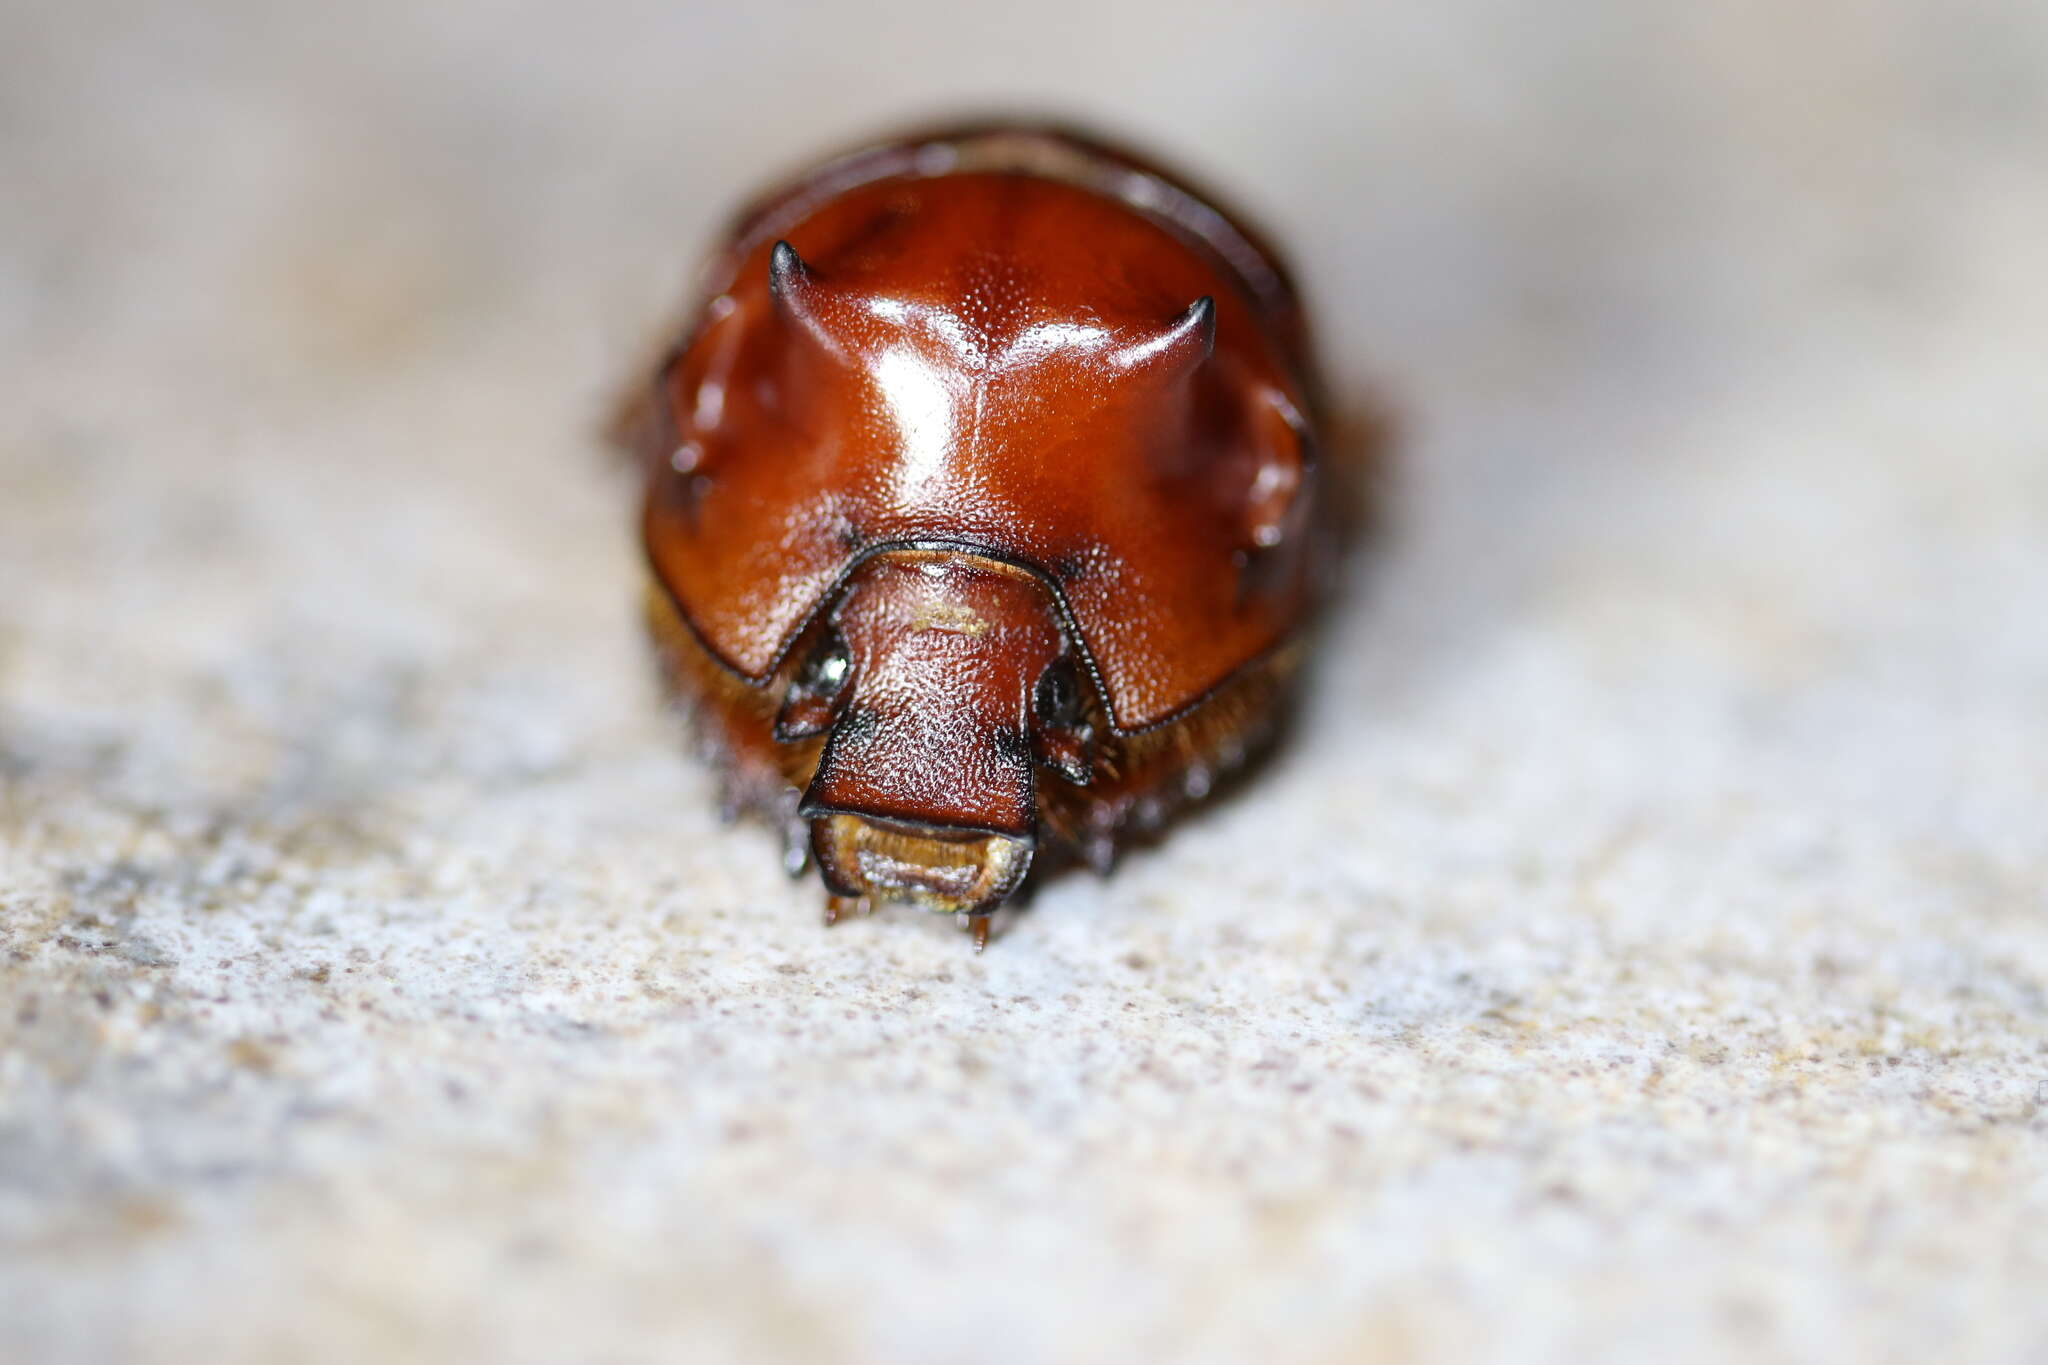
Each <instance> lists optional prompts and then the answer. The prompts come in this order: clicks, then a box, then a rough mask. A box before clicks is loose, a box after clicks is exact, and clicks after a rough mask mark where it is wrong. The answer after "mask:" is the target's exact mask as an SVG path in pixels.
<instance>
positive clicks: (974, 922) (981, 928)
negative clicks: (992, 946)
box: [962, 915, 989, 953]
mask: <svg viewBox="0 0 2048 1365" xmlns="http://www.w3.org/2000/svg"><path fill="white" fill-rule="evenodd" d="M988 920H989V917H988V916H987V915H969V916H968V917H967V923H966V924H965V925H963V926H962V927H963V928H965V929H966V930H967V931H968V932H969V933H971V934H973V935H974V951H975V952H977V953H978V952H980V951H981V950H982V949H984V948H986V947H988Z"/></svg>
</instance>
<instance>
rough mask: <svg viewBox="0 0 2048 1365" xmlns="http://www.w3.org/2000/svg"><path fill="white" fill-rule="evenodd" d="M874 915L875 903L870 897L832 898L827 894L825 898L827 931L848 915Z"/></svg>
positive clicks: (832, 896)
mask: <svg viewBox="0 0 2048 1365" xmlns="http://www.w3.org/2000/svg"><path fill="white" fill-rule="evenodd" d="M874 913H875V902H874V900H873V898H872V897H869V896H834V895H832V894H830V893H829V892H828V893H827V894H826V896H825V927H826V928H827V929H830V928H831V927H832V926H833V925H835V924H837V923H839V921H840V920H841V919H843V918H845V917H846V916H848V915H872V914H874Z"/></svg>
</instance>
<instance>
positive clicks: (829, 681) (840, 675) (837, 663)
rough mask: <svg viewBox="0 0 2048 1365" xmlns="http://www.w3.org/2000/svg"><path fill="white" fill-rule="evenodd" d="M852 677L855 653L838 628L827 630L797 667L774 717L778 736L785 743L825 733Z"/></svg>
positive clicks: (835, 714)
mask: <svg viewBox="0 0 2048 1365" xmlns="http://www.w3.org/2000/svg"><path fill="white" fill-rule="evenodd" d="M852 676H853V656H852V655H851V654H849V653H847V650H846V641H845V640H843V639H841V638H840V637H839V632H838V631H827V632H826V634H825V637H824V638H823V639H822V640H820V641H818V643H817V646H816V647H815V648H813V649H812V650H811V653H810V657H809V658H807V659H805V660H804V664H803V667H802V668H800V669H798V670H797V675H796V677H795V678H794V679H793V680H792V681H791V682H790V684H789V695H788V696H786V697H785V698H783V702H782V709H781V711H779V712H777V713H776V716H775V730H774V734H775V738H776V739H778V740H781V741H783V742H785V743H786V742H789V741H791V740H799V739H809V738H810V737H811V736H812V735H816V734H822V733H823V732H824V731H825V729H826V728H827V727H828V726H830V725H831V724H832V722H833V720H834V719H836V718H837V716H838V712H839V703H840V698H841V696H842V695H843V694H844V693H845V691H846V684H847V682H848V680H849V679H850V678H851V677H852Z"/></svg>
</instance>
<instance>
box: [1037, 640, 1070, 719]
mask: <svg viewBox="0 0 2048 1365" xmlns="http://www.w3.org/2000/svg"><path fill="white" fill-rule="evenodd" d="M1032 705H1033V706H1034V707H1035V708H1036V710H1037V711H1038V718H1039V719H1040V720H1042V721H1044V722H1045V723H1046V724H1048V725H1072V724H1073V723H1074V722H1075V721H1076V720H1078V719H1079V718H1080V715H1081V678H1080V675H1079V674H1078V673H1077V672H1076V671H1075V669H1074V661H1073V660H1072V659H1071V658H1068V657H1065V656H1062V657H1060V658H1058V659H1055V660H1053V661H1052V663H1051V665H1050V666H1048V667H1047V668H1046V670H1045V672H1043V673H1041V674H1039V675H1038V687H1037V689H1036V691H1035V692H1034V693H1033V694H1032Z"/></svg>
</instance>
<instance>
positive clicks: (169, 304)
mask: <svg viewBox="0 0 2048 1365" xmlns="http://www.w3.org/2000/svg"><path fill="white" fill-rule="evenodd" d="M991 109H995V110H1004V109H1016V110H1022V111H1027V112H1031V113H1034V114H1051V115H1056V116H1059V117H1063V118H1069V119H1074V120H1079V121H1081V122H1084V123H1087V124H1092V125H1093V126H1095V127H1097V128H1099V129H1101V130H1103V131H1106V132H1109V133H1111V134H1114V135H1118V136H1122V137H1126V138H1128V139H1130V140H1132V141H1133V142H1135V143H1136V144H1137V145H1138V146H1140V147H1141V148H1145V149H1149V150H1152V151H1154V152H1157V153H1158V154H1160V155H1162V156H1163V157H1165V158H1166V159H1167V160H1168V161H1169V162H1171V163H1172V164H1175V165H1179V166H1184V167H1186V168H1187V169H1188V170H1190V171H1191V172H1192V173H1194V174H1196V175H1198V176H1199V177H1201V178H1202V179H1204V180H1206V181H1208V182H1211V183H1213V184H1215V185H1217V186H1219V187H1220V188H1222V189H1223V190H1225V191H1226V192H1228V193H1229V194H1230V196H1231V197H1232V198H1233V199H1234V200H1235V201H1237V202H1239V203H1241V204H1242V205H1243V206H1244V207H1246V208H1247V209H1248V210H1249V211H1250V212H1251V213H1252V214H1253V215H1254V216H1255V217H1256V218H1257V219H1258V220H1260V221H1261V222H1262V223H1263V224H1264V225H1265V226H1266V227H1267V228H1268V229H1269V230H1270V231H1271V232H1272V234H1273V235H1274V236H1275V237H1276V239H1277V240H1278V241H1279V242H1280V243H1281V244H1282V246H1283V247H1285V248H1287V249H1288V250H1289V251H1290V253H1291V255H1292V257H1293V260H1294V264H1295V266H1296V268H1297V271H1298V273H1299V275H1300V277H1301V279H1302V283H1303V285H1304V288H1305V291H1306V296H1307V298H1308V301H1309V303H1310V306H1311V308H1312V309H1313V311H1314V320H1315V323H1316V325H1317V327H1318V330H1319V334H1320V336H1321V339H1322V342H1323V352H1324V359H1325V363H1326V367H1327V369H1328V371H1329V373H1330V375H1331V378H1332V379H1333V381H1334V387H1335V390H1336V392H1337V394H1338V397H1339V399H1340V402H1341V403H1343V404H1344V405H1346V406H1353V405H1357V406H1364V405H1367V404H1378V405H1381V406H1383V407H1384V408H1385V409H1386V410H1387V411H1388V412H1389V413H1390V414H1391V418H1392V421H1393V424H1394V427H1395V430H1396V432H1397V439H1396V443H1395V446H1394V450H1393V457H1392V458H1393V464H1392V466H1391V478H1390V490H1391V494H1390V496H1391V505H1390V507H1389V509H1388V512H1387V516H1386V518H1385V525H1384V529H1383V532H1382V534H1381V536H1380V539H1379V542H1378V543H1377V545H1376V546H1375V547H1374V550H1373V552H1372V553H1371V554H1369V555H1366V556H1362V557H1361V558H1360V559H1359V560H1358V561H1357V563H1356V565H1355V568H1354V571H1353V574H1352V580H1353V581H1352V583H1351V585H1350V590H1349V591H1348V593H1347V596H1346V597H1345V599H1344V601H1343V602H1342V603H1341V604H1340V605H1339V608H1338V610H1337V611H1336V612H1335V613H1334V615H1333V619H1332V622H1331V625H1330V629H1329V632H1328V637H1327V639H1326V641H1325V645H1326V648H1325V650H1324V653H1323V662H1322V666H1321V669H1320V672H1319V674H1318V676H1317V679H1316V682H1315V686H1314V688H1313V690H1312V693H1311V695H1310V697H1309V698H1308V700H1307V703H1306V705H1305V707H1304V713H1303V716H1302V724H1301V726H1300V733H1301V734H1302V735H1303V736H1305V737H1308V739H1309V742H1307V743H1303V744H1298V745H1296V746H1295V747H1294V748H1293V749H1291V750H1290V751H1289V752H1287V753H1286V754H1284V755H1282V756H1281V759H1280V761H1279V762H1278V763H1276V764H1274V765H1273V767H1272V768H1271V770H1270V771H1269V772H1268V773H1267V774H1266V775H1265V776H1264V777H1263V778H1262V779H1261V781H1259V782H1257V783H1254V784H1252V785H1251V786H1250V787H1249V788H1248V789H1247V790H1246V791H1245V792H1244V793H1243V794H1242V795H1241V796H1240V797H1239V798H1237V799H1235V800H1233V801H1232V802H1230V803H1228V804H1226V805H1224V806H1222V807H1220V808H1219V809H1217V810H1215V811H1213V812H1211V813H1208V814H1206V815H1203V816H1201V817H1200V818H1198V819H1196V820H1194V821H1192V822H1190V823H1188V824H1187V825H1184V826H1183V827H1182V828H1181V829H1180V830H1179V831H1178V832H1177V833H1176V834H1175V835H1174V837H1173V838H1171V839H1169V840H1167V841H1166V842H1165V843H1164V844H1162V845H1161V846H1160V847H1159V848H1158V849H1156V850H1153V851H1150V852H1147V853H1144V854H1142V855H1140V856H1139V857H1137V858H1135V859H1133V860H1132V862H1131V863H1130V864H1129V865H1128V866H1127V867H1126V868H1124V869H1123V870H1122V871H1121V872H1120V873H1119V875H1118V876H1117V877H1115V878H1113V879H1111V880H1109V881H1106V882H1099V883H1098V882H1094V881H1089V880H1086V879H1079V878H1069V879H1065V880H1062V881H1061V882H1059V883H1056V884H1055V885H1052V886H1050V887H1048V888H1047V889H1046V891H1045V894H1044V895H1042V896H1041V897H1040V898H1039V901H1038V903H1037V905H1036V907H1035V908H1034V909H1033V910H1032V912H1031V913H1029V914H1027V915H1025V916H1023V917H1022V918H1021V919H1020V921H1019V923H1018V925H1017V927H1016V928H1015V929H1014V930H1013V931H1012V932H1011V933H1010V934H1009V935H1008V936H1007V937H1006V938H1005V939H1004V940H1003V941H1002V942H1000V943H998V944H997V945H995V946H994V947H992V949H991V951H990V952H989V954H987V955H986V956H985V957H984V958H981V959H971V958H969V957H968V956H967V955H966V954H965V953H964V952H963V951H962V947H961V944H960V943H959V942H958V941H956V936H955V935H952V934H950V933H947V932H944V926H942V925H938V924H935V923H932V922H930V921H928V920H925V919H922V918H920V917H918V916H916V915H914V914H913V913H911V912H908V911H898V912H892V913H890V914H887V915H884V916H882V917H880V918H878V919H877V920H876V921H873V922H869V923H863V924H860V925H854V926H848V927H842V928H841V929H839V930H836V931H835V932H834V933H832V934H830V935H827V934H825V933H824V932H823V931H821V930H820V929H819V928H818V927H817V925H816V923H815V913H816V906H815V888H813V887H811V886H809V885H797V886H792V885H789V884H786V883H785V882H783V881H782V880H781V878H780V876H779V874H778V873H777V871H776V867H775V864H776V858H775V850H774V847H773V842H772V840H771V839H770V838H769V837H768V835H767V834H765V833H764V832H762V831H759V830H753V829H746V828H742V829H738V830H728V829H725V828H723V827H721V826H719V825H718V824H717V822H716V819H715V814H714V811H713V805H714V801H713V799H712V793H711V783H710V781H709V779H708V777H707V775H706V774H705V773H704V772H703V771H702V770H701V768H700V767H699V766H698V765H697V764H696V763H695V762H694V761H693V760H690V759H688V758H687V757H685V756H684V752H683V746H682V745H681V743H680V742H679V740H678V738H677V736H676V734H675V731H674V729H673V725H672V722H671V721H670V719H669V718H668V717H666V716H665V715H664V714H663V712H662V709H661V705H660V700H659V698H658V697H657V695H656V692H655V689H654V687H653V685H652V680H651V676H650V674H651V670H650V668H649V667H648V664H647V660H646V659H645V657H644V650H643V648H642V646H641V643H640V639H639V634H638V627H637V623H636V621H635V617H634V602H635V593H636V589H637V586H638V580H637V574H638V568H637V563H636V559H635V555H634V551H633V548H632V544H631V539H630V531H629V526H630V503H631V497H632V491H631V489H630V488H629V487H628V486H627V482H626V479H625V476H624V474H623V472H622V471H620V470H619V469H617V468H616V467H615V466H614V465H613V464H612V463H610V462H608V461H607V459H606V458H605V456H604V454H603V452H602V451H601V449H600V448H599V443H598V441H597V439H596V433H597V431H598V429H599V428H600V426H601V424H602V421H603V419H604V416H605V414H606V410H607V407H608V404H609V402H610V400H611V398H612V396H613V395H614V393H615V392H616V391H617V389H618V386H619V385H620V384H621V383H623V382H624V381H625V380H626V379H628V378H629V377H631V376H633V375H635V374H636V373H637V372H638V371H639V368H640V367H641V366H643V365H644V363H645V361H646V358H647V356H648V354H649V347H650V345H651V344H652V343H653V342H654V341H655V340H656V339H657V338H658V337H659V336H660V335H661V333H662V332H663V330H664V329H665V328H666V327H668V326H669V325H670V324H672V323H673V322H674V321H675V320H676V318H677V317H678V310H679V308H680V306H681V305H682V303H683V301H684V299H685V297H686V295H687V293H688V288H689V281H690V279H691V275H692V271H693V269H694V265H695V261H696V259H697V257H698V254H699V253H700V252H701V251H702V250H703V249H705V248H706V247H707V246H708V245H709V244H710V243H711V241H712V238H713V234H714V232H715V230H716V228H717V226H718V225H719V224H720V223H721V222H722V221H723V219H724V218H725V216H726V215H727V214H728V213H729V212H730V211H731V210H732V209H733V208H734V206H735V205H736V204H737V203H738V202H739V201H740V200H741V199H742V198H743V197H745V196H746V195H747V194H749V193H751V192H752V191H753V190H754V189H756V188H758V187H759V186H760V185H761V184H763V183H764V182H767V181H769V180H772V179H775V178H777V177H779V176H781V175H783V174H785V173H787V172H789V171H791V170H794V169H800V168H801V167H802V165H803V164H804V163H805V162H806V161H807V160H808V159H810V158H812V157H813V156H816V155H818V154H820V153H822V152H824V151H828V150H834V149H837V148H839V147H841V146H843V145H845V144H847V143H849V142H851V141H854V140H858V139H860V138H863V137H866V136H868V135H870V134H875V133H883V132H887V131H890V130H892V129H894V128H897V127H899V126H902V125H904V124H913V123H922V122H927V121H930V120H933V119H935V118H943V117H946V116H948V115H950V114H952V113H954V112H957V111H961V110H965V111H969V112H986V111H988V110H991ZM2044 166H2048V9H2044V8H2043V7H2042V6H2040V5H2038V4H2033V3H2029V2H2028V0H2006V2H2003V3H2001V2H2000V0H1967V2H1966V3H1943V4H1937V3H1932V2H1931V0H1930V2H1929V3H1905V2H1904V0H1869V2H1866V3H1839V4H1838V3H1828V2H1827V0H1819V2H1817V3H1808V4H1800V5H1790V6H1788V5H1768V4H1761V3H1754V4H1753V3H1733V4H1717V5H1664V4H1641V3H1623V2H1622V0H1612V2H1608V0H1572V2H1571V3H1560V4H1551V5H1546V6H1540V7H1532V6H1528V5H1512V4H1505V3H1485V2H1484V0H1458V3H1448V4H1439V5H1432V6H1393V5H1375V4H1362V3H1327V4H1325V3H1306V2H1302V3H1276V4H1268V5H1263V6H1252V7H1235V6H1230V7H1225V6H1214V7H1202V6H1189V5H1168V4H1163V3H1151V2H1150V0H1136V2H1133V3H1115V2H1114V0H1111V2H1109V3H1102V2H1100V0H1098V3H1092V4H1080V3H1069V2H1068V0H1053V2H1050V3H1042V4H1037V5H1032V6H1026V7H1018V6H1006V7H1001V8H988V9H977V8H974V7H968V6H959V5H942V4H936V3H921V2H912V3H885V4H878V5H873V6H861V7H850V6H849V7H824V6H818V7H805V6H781V5H775V4H762V3H746V4H732V5H723V6H714V5H708V4H703V3H698V2H697V0H688V2H687V3H668V4H654V3H647V4H634V3H586V4H578V5H556V6H547V5H537V4H536V5H513V4H481V3H475V4H471V3H448V4H436V5H417V4H404V3H391V2H390V0H368V3H363V4H358V5H351V6H339V7H337V6H312V5H278V4H262V3H238V2H237V0H207V2H205V3H189V4H161V3H135V4H118V3H111V2H104V0H103V2H100V3H86V4H57V3H37V2H36V0H0V949H4V951H0V1238H4V1239H5V1241H4V1245H5V1247H6V1254H5V1255H4V1256H0V1357H5V1358H8V1359H18V1360H24V1361H27V1360H38V1361H41V1360H112V1359H122V1360H190V1359H197V1358H201V1355H202V1353H204V1354H205V1355H208V1356H210V1357H211V1358H213V1359H216V1360H220V1361H243V1360H248V1361H257V1360H272V1359H277V1360H282V1359H292V1360H308V1359H330V1358H331V1359H361V1358H366V1357H370V1358H378V1359H385V1360H394V1361H401V1360H421V1361H426V1360H440V1359H449V1360H455V1359H500V1360H521V1359H524V1360H547V1361H559V1360H566V1359H579V1358H588V1359H599V1358H601V1359H608V1360H632V1359H675V1358H678V1356H685V1357H688V1358H705V1359H715V1358H745V1359H751V1360H767V1359H780V1358H792V1359H795V1358H803V1359H810V1360H817V1359H894V1360H933V1361H937V1360H967V1359H972V1360H980V1361H1007V1360H1018V1361H1022V1360H1037V1359H1071V1360H1081V1359H1105V1360H1107V1359H1133V1358H1190V1359H1192V1358H1210V1359H1218V1360H1242V1359H1245V1358H1247V1357H1249V1356H1251V1355H1253V1354H1254V1353H1259V1354H1262V1355H1264V1356H1267V1357H1269V1358H1278V1359H1289V1360H1296V1359H1298V1360H1332V1361H1335V1360H1345V1361H1359V1360H1379V1359H1385V1360H1414V1359H1417V1358H1491V1359H1528V1360H1540V1359H1585V1358H1589V1357H1596V1356H1602V1355H1621V1354H1627V1355H1635V1356H1640V1355H1643V1354H1647V1353H1649V1352H1650V1351H1651V1350H1653V1349H1654V1351H1655V1352H1656V1354H1658V1355H1659V1357H1660V1358H1664V1359H1672V1360H1684V1359H1711V1358H1725V1357H1726V1356H1728V1355H1731V1354H1736V1353H1741V1354H1743V1355H1745V1356H1746V1357H1748V1358H1755V1359H1800V1358H1806V1359H1813V1358H1822V1357H1827V1358H1841V1357H1845V1356H1846V1357H1853V1358H1861V1359H1873V1360H1875V1359H1908V1358H1926V1357H1927V1356H1929V1355H1930V1354H1938V1355H1939V1356H1940V1357H1941V1358H1943V1359H1953V1360H1961V1359H1978V1360H1993V1359H2022V1358H2029V1357H2031V1358H2039V1356H2040V1355H2041V1354H2042V1353H2044V1352H2048V1306H2044V1300H2043V1297H2042V1295H2041V1294H2040V1286H2041V1285H2042V1284H2043V1283H2048V927H2044V916H2048V892H2044V889H2043V888H2044V887H2048V822H2044V820H2043V818H2042V811H2043V809H2044V806H2048V628H2044V626H2043V624H2042V618H2043V616H2044V613H2048V385H2044V383H2043V379H2042V364H2043V358H2044V356H2048V175H2044V173H2043V172H2044Z"/></svg>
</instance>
